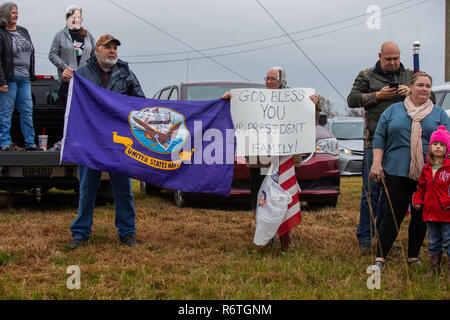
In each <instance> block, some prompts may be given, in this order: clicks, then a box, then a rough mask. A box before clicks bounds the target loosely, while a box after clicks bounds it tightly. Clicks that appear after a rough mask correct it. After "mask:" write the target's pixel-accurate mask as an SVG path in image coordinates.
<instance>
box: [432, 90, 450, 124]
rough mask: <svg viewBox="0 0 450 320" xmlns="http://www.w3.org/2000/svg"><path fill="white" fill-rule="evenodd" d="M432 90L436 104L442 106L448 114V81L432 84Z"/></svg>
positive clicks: (449, 110) (449, 95) (449, 103)
mask: <svg viewBox="0 0 450 320" xmlns="http://www.w3.org/2000/svg"><path fill="white" fill-rule="evenodd" d="M433 92H434V94H435V95H436V104H437V105H438V106H442V108H444V110H445V112H447V114H448V115H449V116H450V82H445V83H443V84H441V85H438V86H434V87H433Z"/></svg>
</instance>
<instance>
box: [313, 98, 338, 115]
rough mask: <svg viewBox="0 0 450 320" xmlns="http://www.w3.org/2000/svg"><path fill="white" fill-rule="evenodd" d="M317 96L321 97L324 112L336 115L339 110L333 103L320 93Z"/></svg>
mask: <svg viewBox="0 0 450 320" xmlns="http://www.w3.org/2000/svg"><path fill="white" fill-rule="evenodd" d="M317 96H318V97H319V103H320V105H321V106H322V112H325V113H326V114H327V115H328V116H329V117H331V118H333V117H336V116H337V112H336V111H335V110H334V108H333V103H332V102H331V101H330V100H329V99H327V98H325V97H323V96H321V95H319V94H318V95H317Z"/></svg>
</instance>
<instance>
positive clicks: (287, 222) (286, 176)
mask: <svg viewBox="0 0 450 320" xmlns="http://www.w3.org/2000/svg"><path fill="white" fill-rule="evenodd" d="M278 172H279V178H278V184H279V185H280V186H281V187H282V188H283V189H284V190H286V191H287V192H288V193H289V194H290V195H291V197H292V201H291V203H290V204H289V205H288V210H287V212H286V215H285V217H284V220H283V222H282V223H281V225H280V227H279V228H278V232H277V234H278V236H282V235H284V234H286V233H288V232H289V231H290V230H291V229H292V228H293V227H295V226H296V225H297V224H299V223H300V222H301V221H302V213H301V210H300V186H299V185H298V182H297V176H296V175H295V165H294V158H293V157H292V156H280V165H279V170H278Z"/></svg>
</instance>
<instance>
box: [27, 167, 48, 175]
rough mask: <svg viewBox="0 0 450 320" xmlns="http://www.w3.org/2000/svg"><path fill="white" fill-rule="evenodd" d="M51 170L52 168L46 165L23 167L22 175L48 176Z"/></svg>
mask: <svg viewBox="0 0 450 320" xmlns="http://www.w3.org/2000/svg"><path fill="white" fill-rule="evenodd" d="M51 172H52V168H47V167H25V168H23V175H24V176H32V177H36V176H39V177H42V176H50V174H51Z"/></svg>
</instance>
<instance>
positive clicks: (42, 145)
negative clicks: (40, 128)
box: [38, 134, 48, 151]
mask: <svg viewBox="0 0 450 320" xmlns="http://www.w3.org/2000/svg"><path fill="white" fill-rule="evenodd" d="M38 139H39V149H41V150H44V151H47V142H48V135H46V134H41V135H39V136H38Z"/></svg>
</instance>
